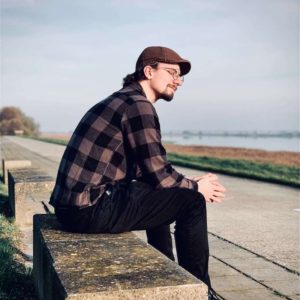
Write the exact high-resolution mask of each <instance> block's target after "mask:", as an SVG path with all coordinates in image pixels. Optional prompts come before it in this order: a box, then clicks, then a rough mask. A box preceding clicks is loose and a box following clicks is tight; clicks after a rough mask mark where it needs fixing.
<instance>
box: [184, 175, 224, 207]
mask: <svg viewBox="0 0 300 300" xmlns="http://www.w3.org/2000/svg"><path fill="white" fill-rule="evenodd" d="M188 178H189V179H192V180H195V181H197V183H198V192H199V193H201V194H202V195H203V196H204V198H205V201H206V202H222V201H223V199H224V197H225V192H226V189H225V187H224V186H223V185H221V184H220V183H219V181H218V176H217V175H215V174H212V173H208V174H205V175H203V176H196V177H188Z"/></svg>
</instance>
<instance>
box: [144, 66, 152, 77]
mask: <svg viewBox="0 0 300 300" xmlns="http://www.w3.org/2000/svg"><path fill="white" fill-rule="evenodd" d="M144 74H145V77H146V78H147V79H151V78H152V75H153V69H152V68H151V67H150V66H146V67H144Z"/></svg>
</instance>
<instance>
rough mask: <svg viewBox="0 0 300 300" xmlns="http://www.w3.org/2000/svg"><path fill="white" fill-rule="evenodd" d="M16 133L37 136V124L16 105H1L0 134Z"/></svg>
mask: <svg viewBox="0 0 300 300" xmlns="http://www.w3.org/2000/svg"><path fill="white" fill-rule="evenodd" d="M16 134H23V135H29V136H37V135H38V134H39V125H38V124H37V123H36V122H35V121H34V120H33V119H32V118H30V117H28V116H26V115H25V114H24V113H23V112H22V111H21V109H19V108H18V107H14V106H6V107H3V108H2V109H1V110H0V135H16Z"/></svg>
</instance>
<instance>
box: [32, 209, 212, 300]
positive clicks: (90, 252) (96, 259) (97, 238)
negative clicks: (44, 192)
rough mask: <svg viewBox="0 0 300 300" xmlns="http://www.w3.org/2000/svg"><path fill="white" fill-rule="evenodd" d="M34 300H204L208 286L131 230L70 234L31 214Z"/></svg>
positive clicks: (52, 219) (50, 217) (48, 218)
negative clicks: (35, 299) (118, 232)
mask: <svg viewBox="0 0 300 300" xmlns="http://www.w3.org/2000/svg"><path fill="white" fill-rule="evenodd" d="M33 223H34V229H33V230H34V244H33V253H34V255H33V259H34V261H33V275H34V281H35V286H36V289H37V294H38V297H39V299H55V300H59V299H103V300H113V299H114V300H116V299H122V300H123V299H139V300H140V299H149V300H154V299H155V300H158V299H160V300H166V299H178V300H179V299H180V300H193V299H199V300H200V299H207V286H206V285H205V284H204V283H202V282H201V281H200V280H198V279H197V278H195V277H194V276H193V275H191V274H190V273H188V272H187V271H185V270H184V269H182V268H181V267H180V266H179V265H177V264H176V263H175V262H173V261H171V260H169V259H167V258H166V257H165V256H163V255H162V254H161V253H160V252H158V251H156V250H155V249H154V248H152V247H151V246H149V245H148V244H146V243H145V242H143V241H141V240H140V239H139V238H138V237H136V236H135V235H134V234H133V233H130V232H128V233H123V234H114V235H112V234H75V233H69V232H64V231H62V230H61V228H60V225H59V223H58V222H57V221H56V217H55V216H54V215H35V216H34V221H33Z"/></svg>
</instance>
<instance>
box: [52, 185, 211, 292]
mask: <svg viewBox="0 0 300 300" xmlns="http://www.w3.org/2000/svg"><path fill="white" fill-rule="evenodd" d="M56 215H57V217H58V219H59V220H60V221H61V223H62V224H63V225H64V226H65V227H66V229H68V230H72V231H78V232H89V233H121V232H125V231H131V230H146V231H147V237H148V242H149V243H150V244H151V245H153V246H154V247H155V248H157V249H158V250H159V251H161V252H162V253H163V254H165V255H166V256H168V257H169V258H171V259H172V260H174V256H173V251H172V239H171V235H170V227H169V225H170V224H171V223H173V222H176V225H175V241H176V249H177V256H178V263H179V265H181V266H182V267H183V268H185V269H186V270H188V271H189V272H190V273H192V274H193V275H195V276H196V277H197V278H199V279H201V280H202V281H203V282H204V283H206V284H207V285H208V286H210V279H209V275H208V258H209V249H208V238H207V220H206V203H205V200H204V198H203V196H202V195H201V194H200V193H198V192H195V191H193V190H189V189H183V188H169V189H160V190H158V189H152V188H149V187H148V186H147V185H144V184H141V183H137V182H133V183H131V184H130V185H126V184H123V183H118V184H116V185H115V186H112V187H110V188H109V189H108V191H107V193H105V194H104V195H103V196H102V197H101V198H100V199H99V200H98V202H97V204H96V205H94V206H91V207H88V208H84V209H80V210H60V209H56Z"/></svg>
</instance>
